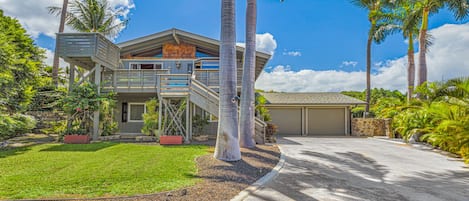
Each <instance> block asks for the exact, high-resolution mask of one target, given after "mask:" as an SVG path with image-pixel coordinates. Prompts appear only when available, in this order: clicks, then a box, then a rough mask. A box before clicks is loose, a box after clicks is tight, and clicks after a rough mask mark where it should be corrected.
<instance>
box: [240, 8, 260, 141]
mask: <svg viewBox="0 0 469 201" xmlns="http://www.w3.org/2000/svg"><path fill="white" fill-rule="evenodd" d="M256 4H257V0H247V11H246V50H245V52H244V66H243V81H242V82H243V86H242V90H241V113H240V135H239V144H240V146H241V147H248V148H252V147H255V146H256V142H255V141H254V133H255V131H254V128H255V125H254V124H255V123H254V113H255V106H254V101H255V94H254V93H255V91H254V82H255V68H256V20H257V19H256V18H257V10H256V9H257V5H256Z"/></svg>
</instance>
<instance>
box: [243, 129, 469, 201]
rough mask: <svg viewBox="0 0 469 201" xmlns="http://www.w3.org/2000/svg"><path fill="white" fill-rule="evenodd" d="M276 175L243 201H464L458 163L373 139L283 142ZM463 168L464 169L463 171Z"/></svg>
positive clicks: (465, 174)
mask: <svg viewBox="0 0 469 201" xmlns="http://www.w3.org/2000/svg"><path fill="white" fill-rule="evenodd" d="M278 143H279V144H280V145H281V148H282V150H283V152H284V154H285V166H284V168H283V169H281V171H280V173H279V175H278V176H277V177H276V178H275V179H274V180H272V181H270V182H268V183H267V185H265V186H264V187H261V188H260V189H259V190H258V191H256V192H254V193H252V194H251V195H250V196H249V197H247V198H246V199H245V200H248V201H253V200H282V201H287V200H302V201H306V200H380V201H381V200H401V201H404V200H422V201H433V200H445V201H449V200H468V199H469V169H468V168H467V166H465V165H464V163H463V162H461V161H456V160H454V159H452V158H448V157H445V156H443V155H441V154H438V153H434V152H431V151H425V150H419V149H416V148H414V147H411V146H410V145H405V144H396V143H391V142H386V141H382V140H378V139H371V138H345V137H344V138H340V137H338V138H312V137H285V138H281V139H279V140H278ZM465 167H466V168H465Z"/></svg>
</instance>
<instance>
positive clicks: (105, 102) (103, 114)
mask: <svg viewBox="0 0 469 201" xmlns="http://www.w3.org/2000/svg"><path fill="white" fill-rule="evenodd" d="M116 104H117V101H116V94H115V93H114V92H110V93H108V94H106V95H104V96H103V98H101V101H100V104H99V112H100V115H99V118H100V119H99V127H100V129H101V136H107V135H112V134H114V133H115V132H117V130H118V129H119V125H118V123H117V121H115V116H114V114H115V111H116Z"/></svg>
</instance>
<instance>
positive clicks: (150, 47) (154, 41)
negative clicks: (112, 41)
mask: <svg viewBox="0 0 469 201" xmlns="http://www.w3.org/2000/svg"><path fill="white" fill-rule="evenodd" d="M168 42H170V43H178V44H179V43H187V44H192V45H195V46H196V47H197V49H198V50H200V51H204V52H207V53H211V54H214V55H218V54H219V49H220V41H219V40H215V39H212V38H208V37H205V36H201V35H197V34H194V33H190V32H186V31H182V30H179V29H175V28H173V29H169V30H166V31H162V32H158V33H154V34H151V35H147V36H143V37H140V38H136V39H133V40H129V41H126V42H122V43H119V44H117V46H119V47H120V48H121V55H126V54H146V53H151V52H153V51H155V50H156V49H161V48H162V46H163V44H165V43H168ZM244 49H245V48H244V47H241V46H236V51H237V58H238V61H242V58H243V55H244ZM270 57H271V55H270V54H267V53H264V52H259V51H257V52H256V78H257V77H258V76H259V75H260V73H261V72H262V70H263V69H264V67H265V65H266V63H267V62H268V61H269V59H270Z"/></svg>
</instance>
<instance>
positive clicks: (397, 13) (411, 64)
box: [388, 1, 431, 102]
mask: <svg viewBox="0 0 469 201" xmlns="http://www.w3.org/2000/svg"><path fill="white" fill-rule="evenodd" d="M414 3H415V2H412V1H398V2H396V3H395V4H394V7H393V8H392V9H393V12H392V13H391V14H390V15H391V16H392V17H390V18H388V20H391V21H396V24H397V26H398V29H399V30H400V31H401V32H402V35H403V36H404V38H405V39H408V40H409V41H408V42H409V43H408V47H407V101H408V102H409V101H410V100H411V99H412V96H413V93H414V87H415V49H414V39H415V38H416V37H417V36H418V33H419V24H420V23H421V21H422V20H421V15H420V10H419V9H418V7H417V5H416V4H414ZM429 39H430V37H427V46H428V45H430V44H431V42H430V40H429Z"/></svg>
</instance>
